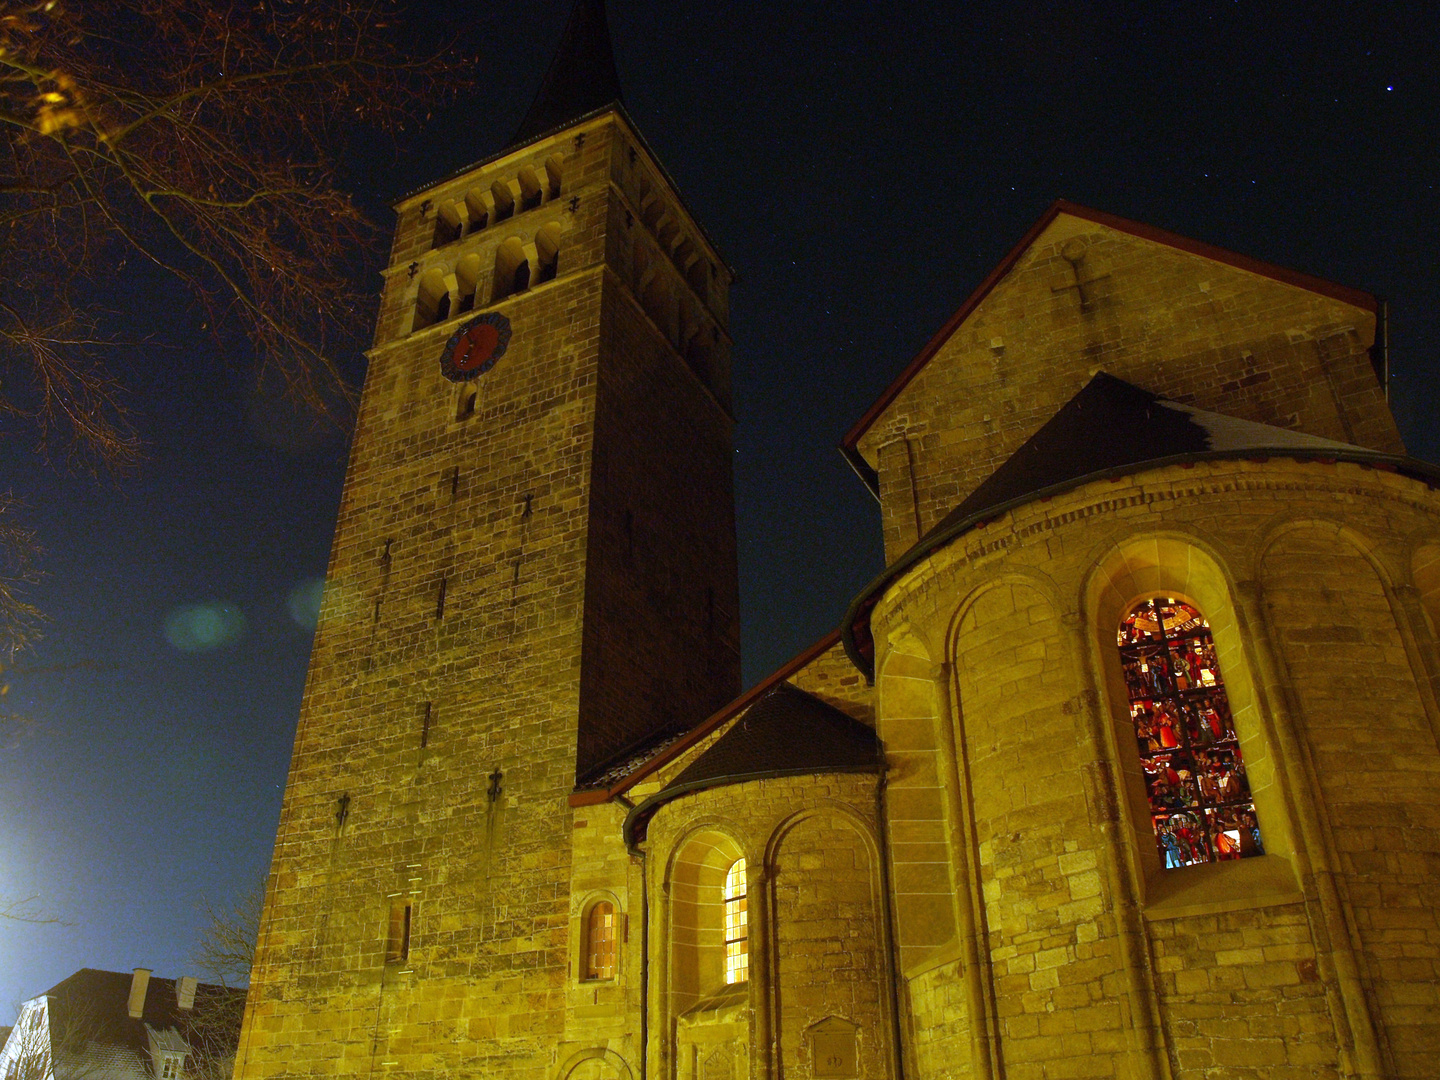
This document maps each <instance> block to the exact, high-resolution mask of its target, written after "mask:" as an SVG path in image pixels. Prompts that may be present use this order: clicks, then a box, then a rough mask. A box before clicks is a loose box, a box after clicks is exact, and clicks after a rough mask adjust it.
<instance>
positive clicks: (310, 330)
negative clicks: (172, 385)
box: [0, 0, 459, 649]
mask: <svg viewBox="0 0 1440 1080" xmlns="http://www.w3.org/2000/svg"><path fill="white" fill-rule="evenodd" d="M396 25H397V24H396V17H395V9H394V7H393V6H392V4H391V3H390V2H389V0H368V2H367V0H269V2H267V3H264V4H254V3H249V2H240V0H231V2H220V3H215V2H213V0H113V2H111V3H106V4H86V3H81V2H79V0H68V2H67V0H0V418H5V419H7V420H8V421H10V422H9V423H7V424H6V425H5V426H4V427H3V428H0V431H3V432H4V433H6V434H12V437H13V433H14V432H15V431H16V430H22V431H27V432H29V434H30V436H31V437H33V440H34V444H35V446H36V447H37V449H39V450H40V451H41V452H42V453H44V454H46V455H47V456H49V457H51V458H52V459H55V458H58V459H59V460H61V461H62V462H63V463H65V464H67V465H69V466H71V467H75V466H79V467H82V468H93V469H115V468H125V467H128V466H130V465H132V464H134V463H135V462H136V460H137V458H138V455H139V441H138V439H137V437H136V433H135V431H134V430H133V429H132V427H131V425H130V423H129V419H128V415H127V412H128V410H127V402H126V398H125V393H124V387H123V386H122V385H121V384H120V382H119V381H118V380H117V379H116V378H115V377H114V375H113V369H112V368H110V367H108V366H107V363H106V360H107V357H108V356H109V354H110V351H111V350H112V349H113V347H114V346H115V345H116V344H117V343H118V338H117V336H116V335H115V334H114V333H113V332H111V331H110V330H108V329H107V328H108V327H111V326H114V324H115V319H114V317H113V313H110V312H106V311H104V310H101V309H100V308H99V307H98V306H97V305H96V303H95V302H94V299H93V298H94V296H95V294H96V293H97V292H102V291H103V286H104V285H105V283H106V280H107V278H108V277H109V276H110V275H112V273H113V270H114V268H115V267H117V266H122V265H124V264H125V262H126V260H129V259H135V258H139V259H142V260H144V261H145V262H146V263H149V264H150V265H152V266H154V267H156V268H158V269H159V270H160V271H161V272H162V273H164V274H166V275H169V276H170V277H172V278H173V279H174V280H175V281H177V282H178V283H179V284H180V286H181V287H182V288H183V289H184V290H185V291H186V292H187V293H188V295H189V296H190V297H191V298H192V299H193V300H194V302H195V303H196V304H197V305H198V309H199V311H200V312H201V313H202V316H203V319H204V323H205V326H206V327H207V329H208V331H209V333H210V334H211V335H212V337H213V340H214V342H215V345H216V347H217V349H219V350H221V351H222V352H224V353H226V354H227V355H242V354H243V358H244V359H243V362H245V363H247V364H248V363H255V364H256V365H257V366H256V367H255V370H254V377H255V378H256V380H257V382H258V381H259V380H262V379H265V380H269V379H272V378H276V377H278V381H279V383H280V384H281V385H283V386H284V387H285V389H286V390H287V391H288V393H289V394H290V395H291V396H292V397H293V398H294V399H295V400H297V401H298V402H300V403H303V404H304V405H306V406H308V407H310V408H311V409H313V410H315V411H316V412H317V413H324V412H327V411H330V410H333V409H335V408H336V402H341V403H344V402H346V401H348V399H349V398H350V388H349V386H348V385H347V383H346V382H345V380H344V378H343V377H342V363H343V362H344V361H345V360H347V359H348V358H349V357H351V356H353V355H355V353H356V352H357V351H358V349H359V348H360V347H363V345H364V344H365V342H364V341H363V338H362V336H361V335H363V334H364V333H365V330H366V328H367V327H368V324H369V321H370V320H369V319H368V318H366V316H365V312H366V310H367V309H368V308H369V306H370V304H371V303H372V298H371V296H370V294H369V290H368V288H359V287H357V286H356V284H355V281H356V274H355V267H356V265H357V259H358V256H359V255H361V254H363V253H365V252H367V251H374V250H376V248H377V245H378V243H379V240H380V234H379V232H378V231H377V230H376V228H375V227H374V226H373V225H372V223H370V222H369V221H367V220H366V219H365V217H364V216H363V215H362V214H361V212H360V211H359V209H358V208H357V207H356V205H355V203H354V202H353V201H352V199H351V198H350V197H349V196H348V195H347V194H346V193H345V191H344V190H343V189H342V187H341V185H340V183H339V181H338V179H337V177H338V165H337V161H338V156H339V154H340V153H341V152H342V151H343V147H344V145H345V141H346V139H347V138H348V137H351V136H353V135H354V134H355V133H356V132H357V131H358V132H361V133H363V134H364V135H366V136H369V135H370V134H372V133H374V132H393V131H395V130H397V129H398V127H399V126H400V125H401V124H402V123H403V122H405V121H406V120H407V119H408V118H410V117H411V116H412V115H413V114H418V113H419V112H421V111H423V110H424V109H426V108H428V107H429V106H430V105H431V104H432V98H433V91H434V89H435V87H436V85H437V82H438V81H440V80H443V81H444V82H445V83H446V84H447V85H450V86H452V88H453V86H454V85H455V84H456V83H457V82H458V81H459V80H457V79H456V78H455V77H454V76H455V75H456V74H457V71H458V64H457V63H456V62H454V61H452V62H449V63H446V62H442V61H441V60H439V58H436V57H426V58H422V59H414V58H411V57H409V56H407V55H405V54H404V53H403V52H402V51H401V49H400V48H399V46H398V45H397V42H398V41H400V40H403V39H402V37H401V36H400V35H399V34H396V33H395V32H394V31H395V29H396ZM237 362H238V361H237ZM341 407H342V408H348V406H345V405H343V404H342V406H341ZM7 513H8V508H7V507H0V548H6V549H8V548H10V547H12V545H13V544H14V543H17V542H21V541H24V540H25V537H24V536H21V535H16V536H14V537H12V536H9V535H7V534H6V533H5V524H6V515H7ZM32 550H33V549H32V548H29V547H26V546H25V544H24V543H20V546H19V547H18V548H17V549H16V553H15V554H0V558H9V559H10V560H11V561H12V562H14V561H15V560H17V559H19V558H20V557H21V555H23V554H24V553H26V552H30V551H32ZM26 581H27V579H26V578H25V576H24V574H23V573H22V574H20V575H18V576H11V575H6V582H5V583H4V584H3V585H0V649H3V648H5V647H10V648H13V647H14V646H15V645H17V644H18V645H23V644H24V643H25V642H26V641H27V640H29V636H30V635H31V634H33V630H27V629H25V628H26V627H29V626H31V625H32V624H31V623H30V622H28V621H27V620H28V619H30V618H31V617H32V616H33V613H32V612H29V611H27V609H26V608H25V602H24V600H23V597H22V594H23V586H24V584H26ZM7 627H9V628H13V629H7Z"/></svg>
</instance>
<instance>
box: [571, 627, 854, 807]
mask: <svg viewBox="0 0 1440 1080" xmlns="http://www.w3.org/2000/svg"><path fill="white" fill-rule="evenodd" d="M839 642H840V631H839V630H831V631H830V633H828V634H826V635H825V636H824V637H823V638H821V639H820V640H819V641H817V642H816V643H815V644H814V645H811V646H810V647H809V648H808V649H806V650H805V651H804V652H802V653H800V654H799V655H798V656H795V657H793V658H792V659H790V660H787V661H786V662H785V663H784V664H782V665H781V666H780V667H779V668H778V669H776V670H775V671H773V672H771V673H770V674H769V675H767V676H766V677H765V678H764V679H761V680H760V682H758V683H756V684H755V685H754V686H752V687H751V688H750V689H749V690H747V691H745V693H743V694H741V695H740V696H739V697H737V698H736V699H735V700H734V701H731V702H730V703H729V704H727V705H725V706H724V707H723V708H721V709H720V710H719V711H718V712H715V713H712V714H711V715H710V716H708V717H707V718H706V719H705V720H704V721H703V722H702V723H701V724H700V725H699V726H697V727H695V728H693V729H692V730H691V731H689V732H688V733H687V734H686V735H685V736H684V737H683V738H681V739H677V740H676V741H675V742H673V743H671V744H670V745H669V746H667V747H666V748H665V749H664V750H662V751H660V753H658V754H656V755H655V756H654V757H653V758H651V759H650V760H649V761H647V762H646V763H645V764H644V765H641V766H640V767H639V768H638V769H636V770H635V771H634V772H632V773H631V774H630V775H629V776H627V777H625V778H624V779H623V780H619V781H617V782H616V783H615V784H614V785H612V786H611V787H608V788H588V789H586V790H585V791H575V792H571V794H570V805H571V806H594V805H595V804H597V803H603V802H609V801H610V800H611V799H613V798H614V797H615V796H616V795H621V794H624V793H625V792H626V791H628V790H629V789H630V788H632V787H634V786H635V785H636V784H638V783H639V782H640V781H641V780H643V779H644V778H645V777H647V776H649V775H650V774H651V773H653V772H654V771H655V770H656V769H659V768H660V767H661V766H663V765H666V764H668V763H669V762H671V761H674V760H675V759H676V758H677V757H679V756H680V755H681V754H683V753H684V752H685V751H686V750H689V749H690V748H691V747H692V746H694V745H695V744H696V743H698V742H699V741H700V740H701V739H703V738H704V737H705V736H706V735H709V734H710V733H711V732H712V731H714V730H715V729H716V728H718V727H719V726H720V725H721V724H723V723H725V721H727V720H729V719H732V718H733V717H735V716H737V715H738V714H739V713H741V712H744V711H745V710H746V709H748V708H749V707H750V706H751V705H753V704H754V703H755V701H756V699H757V698H759V697H760V696H761V695H762V694H764V693H765V692H766V691H767V690H770V689H772V688H773V687H774V686H775V685H776V684H777V683H781V682H784V681H785V680H786V679H788V678H789V677H790V676H791V675H794V674H795V673H796V672H797V671H799V670H800V669H801V668H803V667H804V666H805V665H806V664H808V663H810V662H811V661H812V660H814V659H815V658H816V657H818V656H820V655H821V654H822V653H825V652H828V651H829V650H830V649H832V648H834V647H835V646H836V645H837V644H839Z"/></svg>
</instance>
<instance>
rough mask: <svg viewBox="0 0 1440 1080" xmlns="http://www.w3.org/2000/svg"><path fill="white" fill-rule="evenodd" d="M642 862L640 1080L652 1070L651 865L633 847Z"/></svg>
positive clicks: (644, 853) (635, 854)
mask: <svg viewBox="0 0 1440 1080" xmlns="http://www.w3.org/2000/svg"><path fill="white" fill-rule="evenodd" d="M630 853H631V854H632V855H634V856H636V857H637V858H638V859H639V860H640V1080H646V1076H647V1074H648V1072H649V1069H650V863H649V861H648V860H647V859H646V857H645V856H646V854H647V853H646V852H645V850H644V849H642V848H640V847H633V848H631V849H630Z"/></svg>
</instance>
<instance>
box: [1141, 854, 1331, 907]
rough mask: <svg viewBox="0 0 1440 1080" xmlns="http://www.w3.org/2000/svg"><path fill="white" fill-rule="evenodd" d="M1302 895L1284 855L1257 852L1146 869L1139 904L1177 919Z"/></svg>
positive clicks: (1291, 900)
mask: <svg viewBox="0 0 1440 1080" xmlns="http://www.w3.org/2000/svg"><path fill="white" fill-rule="evenodd" d="M1304 900H1305V894H1304V893H1303V892H1301V890H1300V885H1299V883H1298V882H1297V881H1296V880H1295V871H1294V870H1293V869H1292V868H1291V866H1290V863H1289V861H1288V860H1286V859H1285V858H1283V857H1281V856H1279V855H1260V856H1257V857H1255V858H1253V859H1240V860H1237V861H1234V862H1223V863H1209V864H1207V865H1203V866H1187V867H1185V868H1183V869H1180V870H1163V869H1162V870H1159V871H1155V872H1152V873H1150V874H1148V875H1146V879H1145V903H1144V908H1143V910H1144V914H1145V917H1146V918H1147V919H1179V918H1184V917H1186V916H1191V915H1217V914H1220V913H1222V912H1226V911H1243V910H1245V909H1246V908H1257V907H1279V906H1280V905H1282V904H1299V903H1303V902H1304Z"/></svg>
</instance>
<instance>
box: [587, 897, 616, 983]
mask: <svg viewBox="0 0 1440 1080" xmlns="http://www.w3.org/2000/svg"><path fill="white" fill-rule="evenodd" d="M615 951H616V937H615V905H614V904H612V903H610V902H609V901H608V900H602V901H600V902H599V903H598V904H596V905H594V906H593V907H592V908H591V909H590V917H589V918H588V919H586V920H585V978H587V979H613V978H614V977H615Z"/></svg>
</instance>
